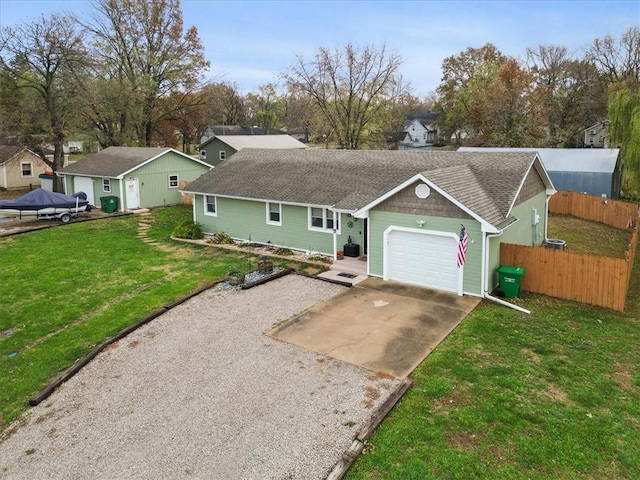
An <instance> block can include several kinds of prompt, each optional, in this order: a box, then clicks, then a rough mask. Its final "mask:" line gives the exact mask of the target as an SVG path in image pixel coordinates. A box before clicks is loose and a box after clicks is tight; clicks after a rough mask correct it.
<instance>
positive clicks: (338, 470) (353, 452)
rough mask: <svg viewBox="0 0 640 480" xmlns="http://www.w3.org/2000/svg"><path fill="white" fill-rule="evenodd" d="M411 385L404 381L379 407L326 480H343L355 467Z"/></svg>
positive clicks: (409, 382)
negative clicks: (354, 464) (357, 460)
mask: <svg viewBox="0 0 640 480" xmlns="http://www.w3.org/2000/svg"><path fill="white" fill-rule="evenodd" d="M411 385H413V380H412V379H411V378H406V379H404V380H403V381H402V383H400V385H398V387H397V388H396V389H395V390H394V391H393V392H392V393H391V395H389V398H387V399H386V400H385V402H384V403H383V404H382V405H380V406H379V407H378V409H377V410H376V411H375V412H374V414H373V415H372V416H371V418H370V419H369V421H368V422H367V423H365V424H364V426H363V427H362V428H361V429H360V432H358V434H357V435H356V437H355V439H354V440H353V443H352V444H351V446H350V447H349V449H348V450H346V451H345V452H344V453H343V454H342V458H341V459H340V460H338V462H337V463H336V464H335V465H334V467H333V469H332V470H331V472H330V473H329V475H328V476H327V478H326V480H341V479H342V478H343V477H344V476H345V475H346V473H347V471H349V468H351V465H353V462H355V461H356V459H357V458H358V457H359V456H360V454H361V453H362V450H363V449H364V446H365V444H366V443H367V441H368V440H369V439H370V438H371V435H373V432H374V431H375V430H376V428H378V426H379V425H380V424H381V423H382V420H384V418H385V417H386V416H387V415H388V414H389V412H390V411H391V410H392V409H393V407H394V406H395V405H396V403H398V401H399V400H400V399H401V398H402V397H403V396H404V394H405V393H406V391H407V390H409V388H410V387H411Z"/></svg>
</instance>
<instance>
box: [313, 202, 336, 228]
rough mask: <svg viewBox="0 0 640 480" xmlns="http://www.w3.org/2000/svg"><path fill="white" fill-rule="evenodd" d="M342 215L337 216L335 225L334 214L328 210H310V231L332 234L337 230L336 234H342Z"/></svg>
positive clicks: (314, 208)
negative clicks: (340, 219) (340, 220)
mask: <svg viewBox="0 0 640 480" xmlns="http://www.w3.org/2000/svg"><path fill="white" fill-rule="evenodd" d="M339 218H340V214H339V213H338V214H336V221H335V225H334V221H333V212H332V211H331V210H329V209H326V208H316V207H310V208H309V230H315V231H320V232H328V233H332V232H333V229H334V228H335V230H336V233H340V222H339Z"/></svg>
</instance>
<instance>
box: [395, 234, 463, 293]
mask: <svg viewBox="0 0 640 480" xmlns="http://www.w3.org/2000/svg"><path fill="white" fill-rule="evenodd" d="M384 236H385V241H384V246H385V247H384V249H385V251H384V274H383V277H384V279H385V280H394V281H397V282H402V283H409V284H412V285H418V286H421V287H428V288H435V289H438V290H446V291H449V292H453V293H457V294H460V295H461V294H462V269H461V268H458V265H457V258H458V257H457V255H458V237H457V236H456V235H455V234H453V233H450V232H436V231H429V230H418V229H411V228H401V227H389V228H388V229H387V230H386V231H385V232H384Z"/></svg>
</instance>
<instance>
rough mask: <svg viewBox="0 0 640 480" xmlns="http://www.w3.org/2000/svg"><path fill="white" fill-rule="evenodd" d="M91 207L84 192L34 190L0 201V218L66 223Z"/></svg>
mask: <svg viewBox="0 0 640 480" xmlns="http://www.w3.org/2000/svg"><path fill="white" fill-rule="evenodd" d="M90 210H91V205H89V202H88V201H87V195H86V193H84V192H77V193H75V194H73V195H72V196H70V195H64V194H62V193H57V192H49V191H48V190H43V189H41V188H36V189H35V190H32V191H30V192H29V193H27V194H25V195H23V196H21V197H18V198H14V199H12V200H0V217H10V218H20V219H25V218H26V219H28V218H34V219H47V220H48V219H53V218H57V219H59V220H60V221H61V222H62V223H68V222H69V221H71V219H72V218H73V217H75V216H76V215H77V214H78V213H80V212H85V211H87V212H88V211H90Z"/></svg>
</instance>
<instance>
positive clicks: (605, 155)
mask: <svg viewBox="0 0 640 480" xmlns="http://www.w3.org/2000/svg"><path fill="white" fill-rule="evenodd" d="M458 151H459V152H538V154H539V155H540V160H542V163H544V166H545V168H546V169H547V171H549V172H586V173H612V172H615V170H616V166H617V164H618V158H619V156H620V149H619V148H532V147H522V148H521V147H460V148H459V149H458Z"/></svg>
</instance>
